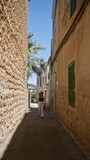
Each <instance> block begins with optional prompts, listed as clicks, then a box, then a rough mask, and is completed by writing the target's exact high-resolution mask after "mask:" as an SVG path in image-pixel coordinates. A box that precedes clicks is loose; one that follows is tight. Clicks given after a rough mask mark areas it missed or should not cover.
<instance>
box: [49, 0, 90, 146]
mask: <svg viewBox="0 0 90 160" xmlns="http://www.w3.org/2000/svg"><path fill="white" fill-rule="evenodd" d="M63 3H64V2H63ZM78 3H79V1H78ZM79 5H81V3H79ZM77 9H78V8H77ZM76 12H77V10H76ZM89 15H90V3H89V4H88V5H87V7H86V9H85V11H84V13H83V15H82V17H81V19H80V20H79V22H78V24H77V26H76V27H75V29H74V31H73V32H72V33H71V35H70V37H69V39H68V40H67V42H66V43H65V44H64V46H63V47H62V49H61V50H60V52H59V54H58V56H57V61H55V63H54V65H53V71H54V70H55V71H56V74H52V75H53V78H52V79H53V80H52V81H53V82H52V83H53V85H52V86H53V87H52V96H53V102H54V103H53V111H54V112H55V113H56V114H57V116H58V117H59V118H60V119H62V120H63V121H64V122H65V124H66V125H67V126H68V127H69V128H70V129H71V130H73V131H74V132H75V133H76V134H77V135H78V136H79V137H80V138H81V139H82V140H83V141H84V142H85V143H86V144H87V145H88V146H90V143H89V142H90V53H89V52H90V29H89V26H90V16H89ZM60 16H61V15H60ZM71 21H72V20H70V23H71ZM61 28H62V27H61ZM61 28H60V29H61ZM64 33H65V32H64ZM64 33H63V29H62V34H61V35H59V37H60V36H61V40H62V37H63V36H64V35H65V34H64ZM61 40H59V42H60V41H61ZM58 44H60V43H58ZM73 60H75V86H76V88H75V90H76V93H75V94H76V108H72V107H71V106H69V105H68V65H69V64H70V63H71V62H72V61H73ZM55 79H56V80H55ZM56 81H58V89H55V88H56V87H55V85H56Z"/></svg>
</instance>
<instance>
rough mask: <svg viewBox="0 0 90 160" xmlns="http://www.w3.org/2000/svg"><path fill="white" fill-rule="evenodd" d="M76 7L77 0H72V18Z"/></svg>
mask: <svg viewBox="0 0 90 160" xmlns="http://www.w3.org/2000/svg"><path fill="white" fill-rule="evenodd" d="M76 7H77V0H70V17H72V15H73V13H74V11H75V9H76Z"/></svg>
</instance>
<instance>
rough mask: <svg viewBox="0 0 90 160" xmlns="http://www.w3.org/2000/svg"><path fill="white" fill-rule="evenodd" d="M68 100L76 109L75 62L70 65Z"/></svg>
mask: <svg viewBox="0 0 90 160" xmlns="http://www.w3.org/2000/svg"><path fill="white" fill-rule="evenodd" d="M68 100H69V105H71V106H72V107H73V108H75V61H73V62H72V63H70V64H69V65H68Z"/></svg>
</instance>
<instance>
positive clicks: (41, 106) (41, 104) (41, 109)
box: [38, 92, 44, 118]
mask: <svg viewBox="0 0 90 160" xmlns="http://www.w3.org/2000/svg"><path fill="white" fill-rule="evenodd" d="M38 110H39V116H40V117H41V118H43V116H44V96H43V92H40V93H39V108H38Z"/></svg>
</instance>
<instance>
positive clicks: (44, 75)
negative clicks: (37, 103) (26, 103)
mask: <svg viewBox="0 0 90 160" xmlns="http://www.w3.org/2000/svg"><path fill="white" fill-rule="evenodd" d="M48 73H49V65H48V62H46V63H45V64H44V69H42V68H41V75H40V76H38V75H37V98H38V93H39V92H40V91H43V93H44V97H45V99H46V103H48V82H49V77H48V76H49V75H48Z"/></svg>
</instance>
